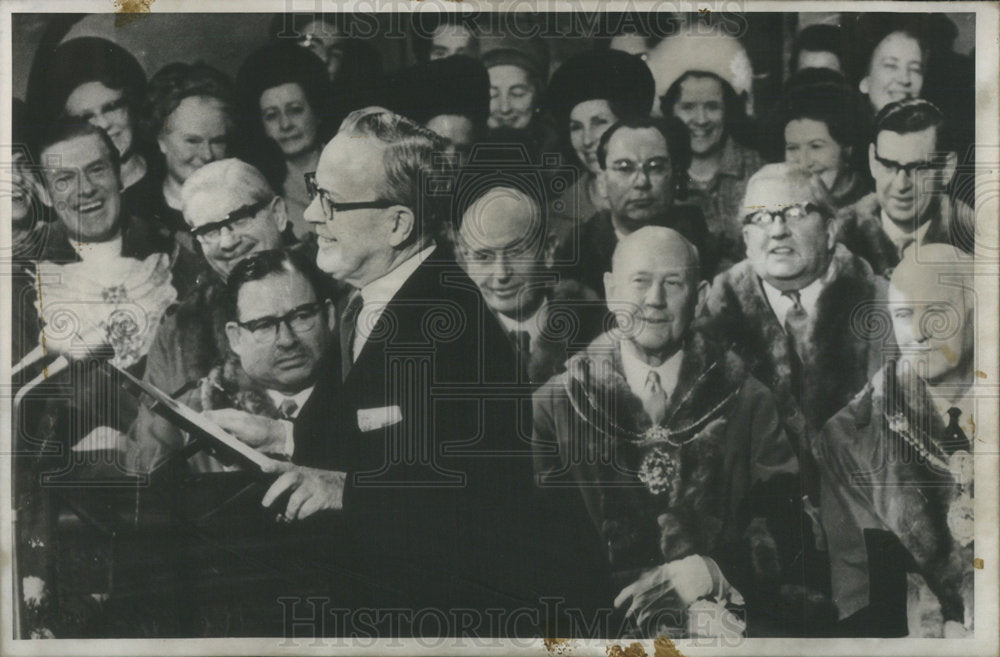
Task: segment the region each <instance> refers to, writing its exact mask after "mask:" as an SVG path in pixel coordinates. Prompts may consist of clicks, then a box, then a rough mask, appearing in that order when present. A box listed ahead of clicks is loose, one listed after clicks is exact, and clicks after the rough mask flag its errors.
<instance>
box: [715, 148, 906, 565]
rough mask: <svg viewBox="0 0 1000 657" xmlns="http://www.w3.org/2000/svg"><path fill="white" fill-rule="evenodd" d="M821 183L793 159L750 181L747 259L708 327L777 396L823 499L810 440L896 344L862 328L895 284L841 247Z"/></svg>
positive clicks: (718, 286)
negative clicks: (820, 193) (816, 186)
mask: <svg viewBox="0 0 1000 657" xmlns="http://www.w3.org/2000/svg"><path fill="white" fill-rule="evenodd" d="M814 184H815V183H814V182H813V180H812V179H810V178H809V177H808V176H807V174H805V173H803V172H800V171H798V170H797V169H792V168H789V167H787V166H786V165H784V164H774V165H768V166H765V167H764V168H762V169H761V170H760V171H759V172H757V173H756V174H754V176H753V177H751V178H750V180H749V182H748V183H747V191H746V196H745V197H744V200H743V209H742V211H741V218H742V221H743V238H744V241H745V243H746V246H747V258H746V260H744V261H743V262H740V263H738V264H737V265H735V266H733V267H732V268H731V269H729V270H727V271H725V272H723V273H721V274H719V275H718V276H716V277H715V280H714V281H713V282H712V289H711V291H710V292H709V294H708V300H707V302H706V304H705V313H704V315H705V318H704V328H705V330H707V331H709V332H711V333H712V334H713V335H715V336H716V339H718V340H720V341H726V342H730V343H732V344H733V349H734V350H735V351H736V352H737V353H738V354H740V356H741V357H742V358H743V360H744V361H745V362H746V363H747V365H748V367H749V368H750V371H751V372H752V373H753V375H754V376H755V377H756V378H757V379H759V380H760V381H761V382H762V383H764V384H765V385H766V386H768V387H769V388H770V389H771V390H772V391H773V392H774V394H775V398H776V399H777V402H778V410H779V412H780V414H781V417H782V420H783V422H784V423H785V425H786V429H787V430H788V432H789V438H790V439H791V441H792V444H793V445H794V446H795V447H796V448H797V449H798V451H799V458H800V460H802V475H803V484H804V486H805V492H807V493H808V494H809V496H810V498H811V499H812V500H813V503H818V501H817V500H816V497H817V496H818V491H819V483H818V479H817V477H816V475H815V467H814V465H813V464H812V461H811V458H810V454H809V436H810V435H815V433H816V432H818V431H819V430H820V429H821V428H822V426H823V423H824V422H825V421H826V420H827V419H829V418H830V417H831V416H832V415H833V414H834V413H836V412H837V411H838V410H840V409H841V408H843V407H844V405H845V404H846V403H847V402H848V401H850V399H851V398H852V397H853V396H854V395H855V394H856V393H857V392H858V391H859V390H861V388H863V387H864V385H865V382H866V381H867V380H868V379H869V377H871V375H872V374H874V373H875V371H876V370H877V369H878V368H879V366H880V365H881V364H882V353H883V349H884V348H890V349H891V343H892V340H891V337H890V338H888V339H887V340H886V339H883V338H886V337H887V336H885V335H880V334H876V333H871V332H867V331H865V330H863V329H865V328H866V327H867V326H869V324H868V322H867V320H866V318H867V317H870V313H871V310H872V308H873V305H872V304H873V302H874V301H875V300H884V299H885V295H886V282H885V280H884V279H882V278H880V277H877V276H875V275H874V274H873V272H872V269H871V267H870V266H869V265H868V263H867V262H865V261H864V260H863V259H861V258H858V257H856V256H855V255H854V254H853V253H851V252H850V251H849V250H848V249H847V248H846V247H844V246H843V245H842V244H837V243H836V241H835V232H836V231H835V226H834V223H833V221H832V220H833V210H832V209H831V208H829V207H828V206H827V205H825V204H824V203H822V202H820V201H817V200H816V199H817V198H819V197H818V195H817V194H816V193H815V191H814V188H813V187H812V186H813V185H814ZM885 342H888V345H885V344H883V343H885ZM823 579H825V577H824V578H823Z"/></svg>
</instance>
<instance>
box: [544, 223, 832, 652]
mask: <svg viewBox="0 0 1000 657" xmlns="http://www.w3.org/2000/svg"><path fill="white" fill-rule="evenodd" d="M698 272H699V267H698V255H697V251H696V250H695V248H694V247H693V246H692V245H691V244H690V242H688V241H687V240H686V239H685V238H684V237H682V236H681V235H680V234H679V233H677V232H676V231H674V230H671V229H668V228H663V227H658V226H650V227H645V228H641V229H639V230H637V231H635V232H634V233H631V234H630V235H628V236H626V237H624V238H623V239H622V240H621V241H620V242H619V243H618V245H617V247H616V249H615V254H614V261H613V268H612V271H611V272H610V273H607V274H605V276H604V279H605V285H606V288H607V289H606V294H607V299H608V308H609V309H610V310H611V311H612V312H613V313H614V315H615V318H616V321H617V327H616V328H613V329H611V330H610V331H608V332H606V333H604V334H602V335H601V336H599V337H598V338H597V339H596V340H594V342H592V343H591V344H590V346H588V347H587V349H586V350H585V351H583V352H581V353H579V354H577V355H576V356H574V357H572V358H571V359H570V360H569V361H568V362H567V364H566V372H565V373H563V374H561V375H558V376H556V377H555V378H553V379H552V380H551V381H550V382H549V383H548V384H546V385H545V386H543V387H542V388H540V389H538V390H537V391H536V392H535V395H534V400H533V401H534V423H533V425H534V426H533V429H534V444H535V470H536V474H537V477H538V482H539V486H540V487H541V488H542V490H543V491H546V492H551V493H553V494H555V495H563V496H562V497H561V498H560V499H562V501H563V502H564V504H565V505H566V507H565V514H566V515H565V517H566V518H567V522H572V523H573V526H572V529H569V525H567V529H566V531H571V532H572V533H573V534H574V535H575V536H578V537H579V538H578V543H579V547H578V553H579V554H580V555H581V556H587V555H589V554H590V552H591V551H593V550H599V551H601V552H603V554H604V557H605V559H606V560H607V562H608V563H609V564H610V567H611V570H612V575H613V578H614V583H615V589H616V590H619V589H620V592H619V593H618V595H617V597H616V598H615V599H614V601H613V602H614V605H615V606H616V607H619V608H620V609H621V610H626V614H625V617H626V622H627V629H626V632H625V633H626V634H627V635H630V636H636V637H651V636H655V635H659V634H665V635H667V636H672V637H694V636H705V635H713V636H720V635H721V636H727V637H733V636H740V635H741V634H742V633H744V632H747V633H748V634H749V635H750V636H755V635H756V633H757V632H761V631H763V628H765V627H773V626H774V625H775V624H776V623H778V624H780V623H781V622H782V618H781V617H782V611H781V607H782V605H789V607H788V608H786V609H785V611H784V613H785V614H786V615H792V616H801V617H802V618H806V617H808V616H809V615H810V613H812V612H813V611H814V609H813V608H812V607H810V606H809V604H807V600H808V599H809V598H808V597H807V596H806V595H805V589H804V588H803V587H802V586H801V583H796V582H795V581H794V578H789V577H788V571H786V570H785V567H786V565H787V564H788V563H789V562H790V559H791V558H793V556H794V555H795V554H796V553H797V548H796V546H795V545H794V544H792V543H789V542H788V541H787V540H786V539H790V537H793V536H795V530H794V528H791V527H790V525H787V524H786V523H789V522H794V521H795V520H796V515H795V514H794V513H792V512H790V511H789V509H791V508H792V507H793V506H794V501H795V499H796V498H797V491H798V484H797V481H796V475H797V473H798V462H797V459H796V457H795V452H794V451H793V449H792V447H791V445H790V444H789V442H788V440H787V438H786V436H785V433H784V431H783V430H782V428H781V424H780V422H779V420H778V414H777V411H776V409H775V406H774V398H773V396H772V394H771V392H770V391H768V390H767V388H766V387H764V386H763V385H762V384H761V383H760V382H758V381H757V380H756V379H754V377H753V376H752V375H751V374H750V373H749V372H748V371H747V370H746V368H745V367H744V366H743V364H742V361H741V360H740V359H739V357H738V356H736V355H735V354H733V353H732V352H729V351H727V350H726V348H725V347H724V346H722V345H720V344H717V343H715V342H712V341H710V340H708V339H707V338H706V337H705V336H703V335H702V334H701V333H700V332H698V331H697V330H695V329H694V326H693V324H692V322H693V320H694V318H695V315H696V311H697V307H698V306H699V305H700V303H701V302H703V301H704V297H705V294H706V292H707V287H708V283H706V282H704V281H701V280H700V277H699V274H698ZM574 484H575V485H574ZM567 490H568V491H572V492H567V493H565V494H563V493H562V492H561V491H567ZM571 497H572V498H575V500H571V499H570V498H571ZM588 517H589V521H587V520H583V522H582V523H581V522H580V520H579V518H584V519H586V518H588ZM587 527H589V530H586V529H585V528H587ZM790 528H791V530H792V531H791V533H786V532H787V531H788V530H789V529H790ZM549 529H550V531H557V530H559V531H561V526H560V525H556V526H554V527H550V528H549ZM745 550H751V551H753V553H754V555H755V557H754V559H753V563H754V564H755V565H753V566H751V560H750V559H749V552H745ZM784 585H787V586H784ZM779 588H781V589H783V590H782V591H781V592H780V593H779ZM609 602H610V601H605V602H604V606H605V607H608V606H609ZM735 607H740V608H741V609H742V608H744V607H745V615H743V612H742V611H741V612H737V613H738V614H739V616H737V615H734V613H733V612H732V611H731V610H732V609H733V608H735ZM788 609H794V614H788ZM783 620H784V621H788V620H789V619H788V618H787V617H785V618H784V619H783Z"/></svg>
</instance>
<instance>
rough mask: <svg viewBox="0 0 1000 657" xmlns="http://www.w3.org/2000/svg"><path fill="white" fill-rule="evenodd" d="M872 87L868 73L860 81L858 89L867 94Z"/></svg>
mask: <svg viewBox="0 0 1000 657" xmlns="http://www.w3.org/2000/svg"><path fill="white" fill-rule="evenodd" d="M870 89H871V82H870V81H869V80H868V76H867V75H866V76H865V77H863V78H861V81H860V82H858V90H859V91H860V92H861V93H863V94H864V95H866V96H867V95H868V91H869V90H870Z"/></svg>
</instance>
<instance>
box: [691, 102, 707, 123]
mask: <svg viewBox="0 0 1000 657" xmlns="http://www.w3.org/2000/svg"><path fill="white" fill-rule="evenodd" d="M694 120H695V122H696V123H705V122H706V121H708V112H707V111H705V108H704V107H701V106H699V107H697V108H695V110H694Z"/></svg>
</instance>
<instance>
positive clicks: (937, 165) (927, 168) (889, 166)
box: [875, 150, 948, 178]
mask: <svg viewBox="0 0 1000 657" xmlns="http://www.w3.org/2000/svg"><path fill="white" fill-rule="evenodd" d="M875 161H876V162H878V163H879V164H880V165H882V168H884V169H885V170H886V171H888V172H889V174H890V175H892V176H897V175H899V172H900V171H903V172H905V173H906V177H907V178H912V177H913V175H914V174H915V173H917V172H921V171H922V172H926V173H930V172H932V171H939V170H941V169H943V168H944V167H945V165H946V164H948V158H947V157H946V156H943V155H939V156H936V157H932V158H930V159H928V160H918V161H916V162H907V163H906V164H903V163H902V162H896V161H895V160H889V159H886V158H884V157H882V156H880V155H879V154H878V151H877V150H876V151H875Z"/></svg>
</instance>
